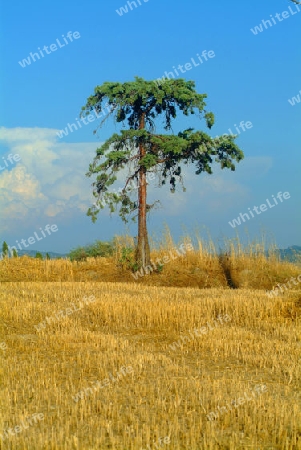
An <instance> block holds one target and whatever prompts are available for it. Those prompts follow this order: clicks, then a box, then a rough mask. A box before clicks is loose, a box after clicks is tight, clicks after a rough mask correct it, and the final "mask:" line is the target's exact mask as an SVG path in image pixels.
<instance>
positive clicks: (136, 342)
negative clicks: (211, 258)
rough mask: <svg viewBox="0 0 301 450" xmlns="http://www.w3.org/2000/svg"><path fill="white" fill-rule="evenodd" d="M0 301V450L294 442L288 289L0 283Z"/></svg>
mask: <svg viewBox="0 0 301 450" xmlns="http://www.w3.org/2000/svg"><path fill="white" fill-rule="evenodd" d="M0 302H1V311H2V321H1V338H0V342H1V347H0V357H1V361H2V364H1V365H2V371H1V378H2V380H1V386H2V387H1V429H2V432H1V438H0V448H1V449H24V450H25V449H26V450H27V449H30V450H32V449H34V450H40V449H45V450H50V449H62V450H63V449H66V450H67V449H68V450H69V449H85V450H89V449H90V450H94V449H95V450H96V449H122V450H123V449H124V450H131V449H133V450H134V449H135V450H136V449H139V450H140V449H148V450H149V449H151V450H153V449H169V450H173V449H192V450H194V449H229V450H230V449H233V450H234V449H254V450H255V449H256V450H257V449H261V450H263V449H270V450H272V449H287V450H289V449H292V450H293V449H294V450H297V449H301V392H300V386H301V364H300V356H301V324H300V312H301V300H300V290H298V288H297V289H295V290H289V291H287V292H285V293H284V294H283V295H279V296H278V297H276V298H269V297H268V296H267V294H266V292H265V291H264V290H256V289H235V290H233V289H229V288H211V289H199V288H171V287H162V286H161V287H156V286H146V285H142V284H141V283H140V284H139V283H135V282H132V283H105V282H103V283H102V282H92V281H90V282H87V281H85V282H78V283H74V282H6V283H1V284H0ZM35 413H36V414H37V415H35V416H34V414H35ZM38 414H39V415H38Z"/></svg>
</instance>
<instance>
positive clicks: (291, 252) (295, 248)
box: [18, 245, 301, 263]
mask: <svg viewBox="0 0 301 450" xmlns="http://www.w3.org/2000/svg"><path fill="white" fill-rule="evenodd" d="M36 253H41V254H42V255H43V258H46V253H48V255H49V256H50V258H51V259H56V258H67V257H68V254H67V253H55V252H38V250H19V251H18V256H25V255H28V256H31V257H32V258H34V257H35V256H36ZM275 253H276V255H277V254H278V256H279V258H280V259H281V260H283V261H289V262H292V263H296V262H299V263H300V262H301V247H300V246H299V245H292V246H291V247H288V248H280V249H278V250H275Z"/></svg>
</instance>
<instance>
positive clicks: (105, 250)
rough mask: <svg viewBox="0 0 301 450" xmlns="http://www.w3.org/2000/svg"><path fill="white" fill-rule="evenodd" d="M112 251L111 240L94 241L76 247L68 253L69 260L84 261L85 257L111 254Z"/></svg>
mask: <svg viewBox="0 0 301 450" xmlns="http://www.w3.org/2000/svg"><path fill="white" fill-rule="evenodd" d="M113 252H114V243H113V242H103V241H96V242H95V243H94V244H90V245H86V246H84V247H77V248H75V249H73V250H71V252H70V253H69V254H68V257H69V258H70V259H71V261H85V260H86V259H87V258H89V257H90V258H97V257H99V256H100V257H105V256H112V255H113Z"/></svg>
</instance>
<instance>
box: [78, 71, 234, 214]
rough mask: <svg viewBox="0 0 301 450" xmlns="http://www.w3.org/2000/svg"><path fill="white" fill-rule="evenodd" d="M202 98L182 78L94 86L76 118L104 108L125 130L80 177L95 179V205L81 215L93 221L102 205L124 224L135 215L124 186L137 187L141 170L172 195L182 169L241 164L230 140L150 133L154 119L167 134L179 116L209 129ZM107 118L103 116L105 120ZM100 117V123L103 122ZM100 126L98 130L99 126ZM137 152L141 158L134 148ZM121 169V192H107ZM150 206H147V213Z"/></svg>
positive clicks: (192, 134) (198, 133)
mask: <svg viewBox="0 0 301 450" xmlns="http://www.w3.org/2000/svg"><path fill="white" fill-rule="evenodd" d="M206 98H207V95H206V94H198V93H197V92H196V90H195V83H194V82H193V81H186V80H184V79H181V78H180V79H171V80H165V81H164V83H163V84H160V85H157V84H156V83H155V82H154V81H146V80H144V79H143V78H139V77H135V80H134V81H133V82H126V83H118V82H105V83H103V84H102V85H101V86H97V87H96V88H95V90H94V94H93V95H92V96H90V97H89V98H88V100H87V103H86V105H85V106H84V107H83V108H82V113H81V115H82V116H86V115H88V114H90V113H91V111H92V110H93V109H95V111H96V112H97V113H98V114H100V113H102V112H103V111H104V107H105V106H104V105H109V107H110V112H109V113H108V116H110V115H111V114H113V115H114V118H115V121H116V122H117V123H119V122H122V123H123V126H125V123H126V124H127V126H128V127H129V128H128V129H127V130H121V131H120V133H114V134H113V135H112V136H111V137H110V138H109V139H108V140H107V141H105V142H104V144H103V145H102V146H101V147H100V148H98V149H97V151H96V156H95V158H94V161H93V163H92V164H90V166H89V171H88V173H87V174H86V175H87V176H88V177H91V176H92V175H95V176H96V181H94V182H93V183H92V186H93V195H94V197H95V198H96V202H95V203H94V205H93V206H92V207H90V208H89V209H88V212H87V215H88V216H90V217H91V219H92V221H93V222H95V221H96V219H97V215H98V213H99V212H100V210H101V209H103V208H104V205H107V206H108V208H109V209H110V212H111V213H113V212H115V211H116V209H117V207H119V215H120V217H121V218H122V220H123V221H124V222H127V221H128V220H127V217H128V216H129V215H132V216H133V217H132V218H133V219H135V216H134V213H136V211H137V201H136V202H135V201H133V200H132V199H131V198H130V196H131V194H132V192H131V191H129V190H128V189H127V186H128V184H129V183H130V182H132V181H135V182H137V180H138V177H139V173H141V171H146V172H150V171H152V172H154V173H155V174H156V177H157V178H156V180H157V184H158V186H162V185H164V184H166V182H167V181H169V184H170V190H171V192H175V190H176V187H177V185H178V184H179V183H180V185H181V186H182V188H183V190H185V188H184V186H183V178H182V168H181V163H183V164H194V165H195V169H196V171H195V173H196V175H199V174H201V173H202V172H207V173H208V174H211V173H212V164H213V163H214V162H217V163H219V164H220V167H221V168H222V169H225V168H228V169H230V170H235V164H234V162H239V161H240V160H241V159H243V152H242V151H241V150H240V149H239V147H238V146H237V145H236V144H235V143H234V139H235V138H236V136H227V137H226V138H225V137H221V138H212V137H211V136H209V135H208V134H206V133H205V132H204V131H194V130H193V129H192V128H189V129H187V130H184V131H183V132H180V133H178V135H174V134H156V133H155V119H157V118H158V117H159V116H161V117H162V119H163V127H164V129H165V130H167V131H168V130H171V121H172V119H175V118H176V117H177V115H178V113H179V112H181V113H183V114H184V115H186V116H188V115H189V114H197V115H198V116H199V118H203V119H205V123H206V127H207V128H209V129H211V128H212V126H213V125H214V115H213V113H212V112H209V111H207V110H206V103H205V99H206ZM108 116H107V117H108ZM107 117H106V118H107ZM106 118H105V119H103V121H102V122H101V123H100V126H101V125H102V124H103V122H104V121H105V120H106ZM141 148H143V151H144V153H143V156H140V149H141ZM125 168H127V169H128V170H129V175H128V177H127V179H126V182H125V185H124V188H123V189H121V190H120V192H119V193H116V192H115V193H112V192H110V186H111V185H112V184H113V183H114V182H115V181H116V180H117V173H118V172H119V171H121V170H122V169H125ZM152 206H154V204H153V205H148V207H147V210H148V211H149V210H150V209H151V207H152Z"/></svg>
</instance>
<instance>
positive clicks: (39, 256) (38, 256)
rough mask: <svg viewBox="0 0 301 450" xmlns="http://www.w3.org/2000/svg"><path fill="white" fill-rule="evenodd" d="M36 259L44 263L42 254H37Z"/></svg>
mask: <svg viewBox="0 0 301 450" xmlns="http://www.w3.org/2000/svg"><path fill="white" fill-rule="evenodd" d="M35 258H37V259H41V260H42V261H43V255H42V253H40V252H37V253H36V256H35Z"/></svg>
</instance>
